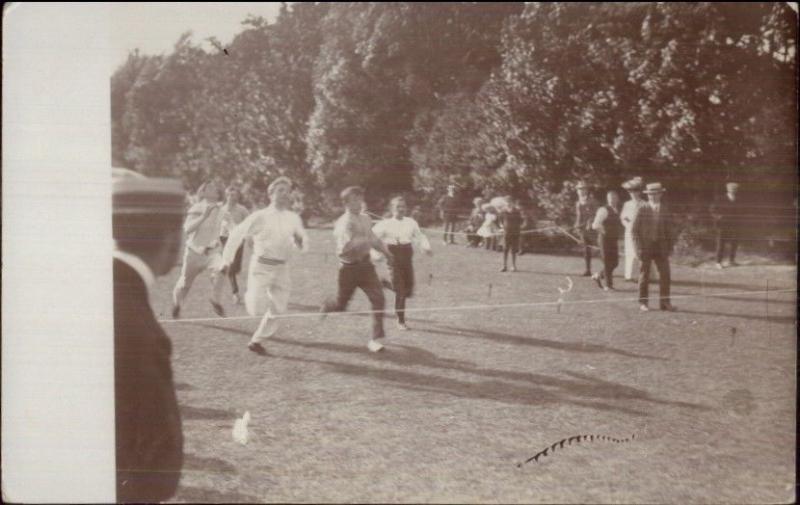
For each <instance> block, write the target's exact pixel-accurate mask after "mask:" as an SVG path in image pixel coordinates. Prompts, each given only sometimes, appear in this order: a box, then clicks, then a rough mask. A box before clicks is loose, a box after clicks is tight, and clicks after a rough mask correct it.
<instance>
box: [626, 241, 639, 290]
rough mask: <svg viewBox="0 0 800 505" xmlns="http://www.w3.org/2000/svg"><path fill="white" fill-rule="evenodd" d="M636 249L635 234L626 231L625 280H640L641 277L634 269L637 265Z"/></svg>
mask: <svg viewBox="0 0 800 505" xmlns="http://www.w3.org/2000/svg"><path fill="white" fill-rule="evenodd" d="M636 263H637V260H636V248H635V247H634V245H633V233H631V232H630V231H629V230H627V229H626V230H625V279H638V278H639V275H638V274H637V273H636V272H635V270H634V269H633V268H634V266H635V265H636Z"/></svg>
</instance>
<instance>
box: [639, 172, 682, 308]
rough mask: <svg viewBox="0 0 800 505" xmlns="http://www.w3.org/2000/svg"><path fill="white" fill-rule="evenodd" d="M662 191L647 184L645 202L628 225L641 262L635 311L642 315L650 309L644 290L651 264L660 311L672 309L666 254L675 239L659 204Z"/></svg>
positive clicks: (654, 184) (668, 215) (665, 214)
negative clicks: (637, 304) (655, 278)
mask: <svg viewBox="0 0 800 505" xmlns="http://www.w3.org/2000/svg"><path fill="white" fill-rule="evenodd" d="M664 191H665V189H664V188H663V186H662V185H661V183H660V182H656V183H653V184H648V185H647V189H646V190H645V191H644V193H645V194H646V195H647V199H648V201H647V203H646V204H644V205H642V206H641V207H639V209H638V211H637V212H636V215H635V217H634V218H633V224H632V225H631V231H632V234H633V243H634V248H635V249H636V256H638V258H639V261H640V262H641V267H640V268H641V270H640V273H639V310H641V311H642V312H647V311H649V310H650V308H649V306H648V289H649V285H650V267H651V264H652V263H655V264H656V268H657V269H658V276H659V295H660V296H659V298H660V305H661V310H669V311H674V310H676V309H675V307H674V306H673V305H672V304H671V303H670V300H669V288H670V271H669V255H670V254H671V253H672V247H673V245H674V242H675V240H674V234H673V229H672V228H673V225H672V217H671V216H670V214H669V213H670V211H669V209H667V208H665V206H664V205H663V204H662V203H661V197H662V195H663V194H664Z"/></svg>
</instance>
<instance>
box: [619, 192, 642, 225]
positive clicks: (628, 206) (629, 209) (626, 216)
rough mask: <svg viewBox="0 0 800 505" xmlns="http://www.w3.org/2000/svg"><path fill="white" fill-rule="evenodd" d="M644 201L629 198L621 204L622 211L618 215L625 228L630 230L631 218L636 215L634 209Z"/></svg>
mask: <svg viewBox="0 0 800 505" xmlns="http://www.w3.org/2000/svg"><path fill="white" fill-rule="evenodd" d="M644 203H645V202H644V200H638V201H637V200H634V199H633V198H631V199H630V200H628V201H627V202H625V203H624V204H623V205H622V212H620V214H619V217H620V219H622V224H623V225H624V226H625V229H626V230H628V231H630V230H631V226H633V218H635V217H636V211H638V210H639V207H641V206H642V205H643V204H644Z"/></svg>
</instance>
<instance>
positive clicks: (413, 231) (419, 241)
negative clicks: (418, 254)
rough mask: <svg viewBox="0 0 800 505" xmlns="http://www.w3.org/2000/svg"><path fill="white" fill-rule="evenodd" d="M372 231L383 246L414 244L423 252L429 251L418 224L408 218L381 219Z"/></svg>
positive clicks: (429, 248)
mask: <svg viewBox="0 0 800 505" xmlns="http://www.w3.org/2000/svg"><path fill="white" fill-rule="evenodd" d="M372 231H373V233H375V236H376V237H378V238H379V239H381V240H382V241H383V243H384V244H391V245H400V244H416V245H417V246H419V247H421V248H422V250H423V251H430V250H431V244H430V242H428V237H426V236H425V235H424V234H423V233H422V230H420V229H419V224H417V222H416V220H414V219H412V218H410V217H403V219H395V218H393V217H390V218H388V219H383V220H381V221H378V223H377V224H376V225H375V226H373V227H372Z"/></svg>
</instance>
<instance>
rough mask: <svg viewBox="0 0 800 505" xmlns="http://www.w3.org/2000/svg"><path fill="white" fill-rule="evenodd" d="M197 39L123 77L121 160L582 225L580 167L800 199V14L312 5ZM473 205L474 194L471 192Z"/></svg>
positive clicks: (682, 186)
mask: <svg viewBox="0 0 800 505" xmlns="http://www.w3.org/2000/svg"><path fill="white" fill-rule="evenodd" d="M209 42H210V44H201V43H197V42H195V41H193V40H192V38H191V36H190V34H188V33H187V34H185V35H184V36H182V37H181V38H180V39H179V40H178V41H177V42H176V44H175V46H174V49H173V50H172V51H171V52H169V53H167V54H163V55H146V54H141V53H140V52H138V51H132V52H131V53H130V54H129V56H128V58H127V60H126V61H125V62H124V63H122V64H121V65H120V67H119V68H118V69H117V70H116V71H115V73H114V74H113V76H112V78H111V111H112V158H113V162H114V164H115V165H116V166H124V167H127V168H131V169H134V170H137V171H140V172H142V173H145V174H149V175H171V176H177V177H181V178H182V179H183V180H184V181H185V183H186V185H187V187H189V188H193V187H196V186H197V185H198V184H199V183H200V181H202V180H203V179H205V178H207V177H217V178H220V179H221V180H223V181H225V182H238V183H240V184H242V186H243V187H244V188H245V191H246V192H247V193H250V194H253V195H258V194H261V193H263V191H264V189H265V188H266V186H267V184H268V183H269V181H270V180H272V179H273V178H274V177H275V176H277V175H278V174H285V175H288V176H290V177H291V178H292V179H293V180H295V181H296V182H297V183H298V184H299V185H301V186H302V187H303V191H304V193H305V194H306V196H307V197H309V198H308V202H309V203H311V204H313V205H315V206H316V209H314V210H316V211H317V212H326V211H328V210H330V209H331V208H333V207H335V206H336V195H337V194H338V191H339V190H340V189H341V188H342V187H344V186H346V185H349V184H355V183H357V184H361V185H363V186H365V187H366V188H367V189H368V192H369V195H370V198H371V201H370V202H368V203H371V204H379V203H381V202H384V201H385V200H386V199H388V197H390V196H392V195H393V194H396V193H398V192H399V193H406V194H408V195H410V196H411V197H412V198H413V199H414V200H415V202H416V203H420V204H423V205H430V204H431V203H432V202H434V201H435V200H436V199H437V198H438V196H439V195H440V194H441V192H442V191H443V188H444V186H446V185H447V184H449V183H455V184H457V185H458V186H459V187H460V188H461V189H462V191H461V194H462V195H465V197H468V196H474V195H476V194H480V193H484V194H487V195H498V194H513V195H515V196H518V197H520V198H522V199H523V201H525V202H527V203H528V204H530V205H534V206H536V207H538V208H539V209H541V210H542V212H544V213H545V214H546V215H547V216H548V217H549V218H551V219H556V220H565V219H566V217H567V216H568V215H569V214H570V212H571V207H572V205H573V203H572V202H573V199H572V198H571V197H567V195H568V194H570V193H571V192H572V191H573V189H574V183H575V182H576V181H577V180H578V179H583V180H587V181H589V182H590V183H591V184H593V185H594V187H596V188H597V189H602V188H607V187H619V184H620V183H621V182H622V181H623V180H626V179H628V178H630V177H632V176H634V175H640V176H643V177H644V178H645V179H647V180H659V181H661V182H662V183H663V184H665V185H666V186H667V187H669V188H670V197H671V198H672V199H674V201H675V202H676V203H680V204H681V205H684V206H685V208H687V209H689V208H691V207H692V206H693V205H696V204H698V202H704V201H707V200H708V199H709V198H710V197H711V196H712V195H713V194H714V193H715V192H718V191H719V188H721V187H722V184H723V183H724V182H725V181H728V180H736V181H738V182H741V183H744V186H745V187H747V188H749V189H750V190H751V194H754V195H759V198H760V197H763V195H764V194H765V192H768V193H769V194H771V195H775V199H773V200H771V201H773V202H778V203H776V205H781V206H790V205H791V203H792V198H794V191H795V188H796V153H797V144H796V142H797V93H796V89H797V88H796V86H797V81H796V71H797V68H796V67H797V63H796V62H797V56H796V42H797V17H796V14H795V13H794V11H792V9H791V8H790V7H788V6H787V5H786V3H783V2H770V3H767V2H762V3H691V4H683V3H650V2H647V3H644V2H642V3H592V4H577V3H569V2H566V3H522V2H505V3H488V4H479V3H474V2H458V3H419V4H418V3H410V2H394V3H345V2H342V3H297V4H293V5H291V6H289V5H286V4H284V5H283V6H282V8H281V10H280V13H279V15H278V16H277V18H276V20H275V21H274V22H267V21H266V20H265V19H263V18H259V17H249V18H248V19H246V20H244V21H243V23H242V31H241V32H240V33H239V34H238V35H237V36H236V37H235V38H234V39H233V41H232V42H231V43H230V44H229V45H227V46H224V47H223V45H222V44H221V43H220V42H219V41H217V40H214V39H211V40H210V41H209ZM466 200H467V199H466V198H465V205H468V203H467V201H466Z"/></svg>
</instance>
